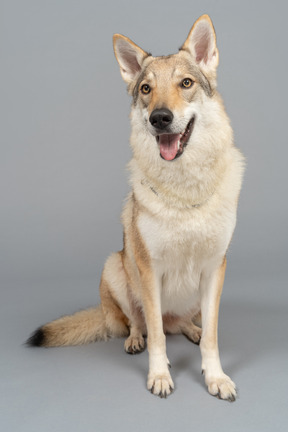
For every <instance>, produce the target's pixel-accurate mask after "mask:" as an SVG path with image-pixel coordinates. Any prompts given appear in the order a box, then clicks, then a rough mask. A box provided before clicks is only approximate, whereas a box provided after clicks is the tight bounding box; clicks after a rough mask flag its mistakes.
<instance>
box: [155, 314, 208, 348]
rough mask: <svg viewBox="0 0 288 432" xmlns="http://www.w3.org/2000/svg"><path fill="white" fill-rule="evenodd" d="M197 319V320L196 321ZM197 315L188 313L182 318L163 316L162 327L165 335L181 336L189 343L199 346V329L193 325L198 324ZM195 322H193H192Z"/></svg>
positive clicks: (200, 331)
mask: <svg viewBox="0 0 288 432" xmlns="http://www.w3.org/2000/svg"><path fill="white" fill-rule="evenodd" d="M196 318H197V319H196ZM198 318H199V314H197V315H195V313H190V314H187V315H185V316H184V317H178V316H173V315H169V314H168V315H164V317H163V325H164V331H165V333H170V334H183V335H184V336H186V337H187V339H189V340H190V341H191V342H193V343H195V344H196V345H199V343H200V339H201V333H202V330H201V328H200V327H199V326H198V325H196V324H195V322H196V323H197V324H198V323H199V319H198ZM194 321H195V322H194Z"/></svg>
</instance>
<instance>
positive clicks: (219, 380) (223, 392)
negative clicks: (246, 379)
mask: <svg viewBox="0 0 288 432" xmlns="http://www.w3.org/2000/svg"><path fill="white" fill-rule="evenodd" d="M205 382H206V384H207V386H208V391H209V393H210V394H211V395H212V396H216V397H218V398H219V399H224V400H227V401H229V402H234V401H235V399H236V396H237V392H236V385H235V384H234V382H233V381H232V380H231V379H230V378H229V376H228V375H225V374H224V373H223V374H221V375H220V376H217V377H206V378H205Z"/></svg>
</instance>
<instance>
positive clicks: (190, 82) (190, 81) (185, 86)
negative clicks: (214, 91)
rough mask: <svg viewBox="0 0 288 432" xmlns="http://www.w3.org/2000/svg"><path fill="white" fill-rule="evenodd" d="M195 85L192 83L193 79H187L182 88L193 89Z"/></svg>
mask: <svg viewBox="0 0 288 432" xmlns="http://www.w3.org/2000/svg"><path fill="white" fill-rule="evenodd" d="M193 83H194V81H192V79H190V78H185V79H184V80H183V81H182V87H184V88H189V87H192V85H193Z"/></svg>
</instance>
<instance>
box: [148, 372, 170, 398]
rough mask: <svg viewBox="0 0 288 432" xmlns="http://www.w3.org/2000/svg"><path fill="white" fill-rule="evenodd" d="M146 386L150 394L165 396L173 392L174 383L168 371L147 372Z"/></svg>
mask: <svg viewBox="0 0 288 432" xmlns="http://www.w3.org/2000/svg"><path fill="white" fill-rule="evenodd" d="M147 388H148V390H150V391H151V393H152V394H154V395H156V396H159V397H161V398H166V397H167V396H169V395H170V394H171V393H172V392H173V390H174V384H173V381H172V378H171V376H170V374H169V372H168V373H166V374H165V375H152V374H149V376H148V381H147Z"/></svg>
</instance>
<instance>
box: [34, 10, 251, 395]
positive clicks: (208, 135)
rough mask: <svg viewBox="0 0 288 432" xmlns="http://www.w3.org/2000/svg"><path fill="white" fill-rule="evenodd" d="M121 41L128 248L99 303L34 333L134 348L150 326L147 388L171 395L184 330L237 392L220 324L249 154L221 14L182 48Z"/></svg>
mask: <svg viewBox="0 0 288 432" xmlns="http://www.w3.org/2000/svg"><path fill="white" fill-rule="evenodd" d="M113 42H114V51H115V56H116V59H117V61H118V63H119V66H120V72H121V75H122V78H123V80H124V81H125V82H126V84H127V85H128V92H129V94H130V95H131V96H132V109H131V129H132V130H131V147H132V152H133V156H132V160H131V162H130V164H129V168H130V173H131V186H132V190H131V193H130V194H129V196H128V199H127V201H126V203H125V206H124V210H123V215H122V221H123V226H124V247H123V249H122V251H120V252H117V253H113V254H112V255H111V256H110V257H109V258H108V260H107V261H106V264H105V266H104V270H103V274H102V278H101V283H100V295H101V304H100V305H99V306H98V307H95V308H91V309H87V310H84V311H80V312H77V313H75V314H74V315H70V316H64V317H62V318H60V319H57V320H55V321H52V322H50V323H48V324H45V325H43V326H42V327H40V328H39V329H38V330H36V331H35V332H34V333H33V334H32V336H31V337H30V339H28V341H27V343H28V344H29V345H32V346H45V347H52V346H64V345H78V344H84V343H90V342H94V341H96V340H106V339H108V338H110V337H126V340H125V344H124V345H125V350H126V352H127V353H130V354H136V353H140V352H141V351H143V350H144V349H145V340H146V338H145V337H146V336H147V345H148V351H149V373H148V381H147V388H148V390H150V391H151V393H153V394H154V395H158V396H160V397H166V396H168V395H170V393H171V392H172V391H173V389H174V384H173V381H172V378H171V375H170V372H169V366H170V364H169V360H168V358H167V355H166V338H165V334H167V333H171V334H183V335H185V336H187V337H188V339H190V340H191V341H192V342H194V343H196V344H199V343H200V350H201V355H202V371H203V374H204V375H205V382H206V385H207V387H208V391H209V393H211V394H212V395H214V396H217V397H218V398H221V399H226V400H228V401H234V400H235V397H236V388H235V384H234V383H233V381H232V380H231V379H230V378H229V377H228V376H227V375H225V374H224V372H223V370H222V367H221V363H220V359H219V352H218V341H217V338H218V336H217V333H218V332H217V327H218V310H219V302H220V296H221V291H222V286H223V282H224V275H225V268H226V256H225V255H226V251H227V248H228V246H229V243H230V241H231V237H232V234H233V231H234V228H235V224H236V211H237V204H238V197H239V192H240V188H241V182H242V174H243V167H244V162H243V156H242V155H241V153H240V152H239V150H237V149H236V147H235V146H234V144H233V133H232V129H231V126H230V122H229V119H228V117H227V114H226V112H225V109H224V106H223V103H222V100H221V98H220V96H219V94H218V92H217V90H216V69H217V65H218V49H217V46H216V36H215V31H214V27H213V24H212V22H211V19H210V18H209V16H207V15H203V16H201V17H200V18H199V19H198V20H197V21H196V22H195V24H194V25H193V27H192V29H191V31H190V33H189V35H188V37H187V39H186V41H185V42H184V44H183V45H182V47H181V48H180V49H179V52H178V53H177V54H174V55H168V56H163V57H153V56H152V55H151V54H148V53H147V52H145V51H143V50H142V49H141V48H140V47H139V46H137V45H136V44H135V43H133V42H132V41H131V40H130V39H128V38H127V37H125V36H122V35H120V34H115V35H114V38H113Z"/></svg>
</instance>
